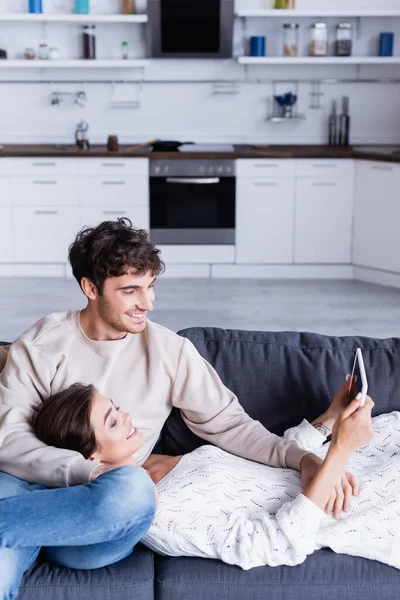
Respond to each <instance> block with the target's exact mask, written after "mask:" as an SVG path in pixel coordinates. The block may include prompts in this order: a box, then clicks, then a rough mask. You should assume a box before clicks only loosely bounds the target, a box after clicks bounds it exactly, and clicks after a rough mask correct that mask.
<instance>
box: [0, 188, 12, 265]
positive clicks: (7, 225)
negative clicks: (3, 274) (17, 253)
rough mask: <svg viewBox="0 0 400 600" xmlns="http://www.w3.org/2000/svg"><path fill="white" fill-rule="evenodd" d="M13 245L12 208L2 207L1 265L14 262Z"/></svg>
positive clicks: (0, 222) (0, 217)
mask: <svg viewBox="0 0 400 600" xmlns="http://www.w3.org/2000/svg"><path fill="white" fill-rule="evenodd" d="M0 187H1V185H0ZM0 203H1V201H0ZM13 243H14V240H13V227H12V211H11V207H10V206H1V205H0V263H2V262H12V261H13V260H14V250H13Z"/></svg>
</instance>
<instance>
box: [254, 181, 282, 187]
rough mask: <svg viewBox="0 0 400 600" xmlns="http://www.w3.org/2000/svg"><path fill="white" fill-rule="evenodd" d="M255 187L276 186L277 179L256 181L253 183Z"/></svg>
mask: <svg viewBox="0 0 400 600" xmlns="http://www.w3.org/2000/svg"><path fill="white" fill-rule="evenodd" d="M253 185H254V186H255V187H276V186H277V185H278V182H277V181H255V182H254V183H253Z"/></svg>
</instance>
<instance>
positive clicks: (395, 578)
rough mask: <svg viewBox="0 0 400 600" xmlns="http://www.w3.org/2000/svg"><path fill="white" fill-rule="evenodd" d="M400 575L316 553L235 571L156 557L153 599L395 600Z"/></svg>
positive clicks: (217, 564)
mask: <svg viewBox="0 0 400 600" xmlns="http://www.w3.org/2000/svg"><path fill="white" fill-rule="evenodd" d="M399 585H400V573H399V571H398V570H397V569H395V568H393V567H388V566H386V565H383V564H381V563H378V562H375V561H367V560H365V559H363V558H358V557H353V556H346V555H340V554H334V553H333V552H331V551H330V550H325V549H324V550H319V551H318V552H316V553H315V554H313V555H312V556H309V557H308V558H307V560H306V561H305V562H304V563H303V564H301V565H298V566H296V567H286V566H283V567H274V568H271V567H258V568H255V569H250V570H249V571H243V570H242V569H240V568H239V567H234V566H231V565H226V564H223V563H222V562H220V561H217V560H207V559H203V558H169V557H160V556H157V557H156V598H157V599H158V600H187V598H190V600H197V599H198V600H225V599H226V600H243V598H251V600H278V599H279V600H332V598H346V599H348V600H350V599H351V600H376V599H377V598H382V599H384V600H397V599H398V597H399Z"/></svg>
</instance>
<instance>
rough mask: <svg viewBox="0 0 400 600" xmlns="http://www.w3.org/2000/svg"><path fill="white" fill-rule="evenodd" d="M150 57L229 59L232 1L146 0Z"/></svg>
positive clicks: (231, 38) (230, 54) (231, 36)
mask: <svg viewBox="0 0 400 600" xmlns="http://www.w3.org/2000/svg"><path fill="white" fill-rule="evenodd" d="M147 13H148V19H149V36H148V44H149V48H148V51H149V52H148V53H149V56H151V57H153V58H232V41H233V20H234V0H148V5H147Z"/></svg>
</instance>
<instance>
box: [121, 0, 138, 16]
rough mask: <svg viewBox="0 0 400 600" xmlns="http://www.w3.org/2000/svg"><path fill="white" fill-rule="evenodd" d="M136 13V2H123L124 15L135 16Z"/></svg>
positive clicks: (126, 0) (125, 0) (132, 0)
mask: <svg viewBox="0 0 400 600" xmlns="http://www.w3.org/2000/svg"><path fill="white" fill-rule="evenodd" d="M134 13H135V0H122V14H123V15H133V14H134Z"/></svg>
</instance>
